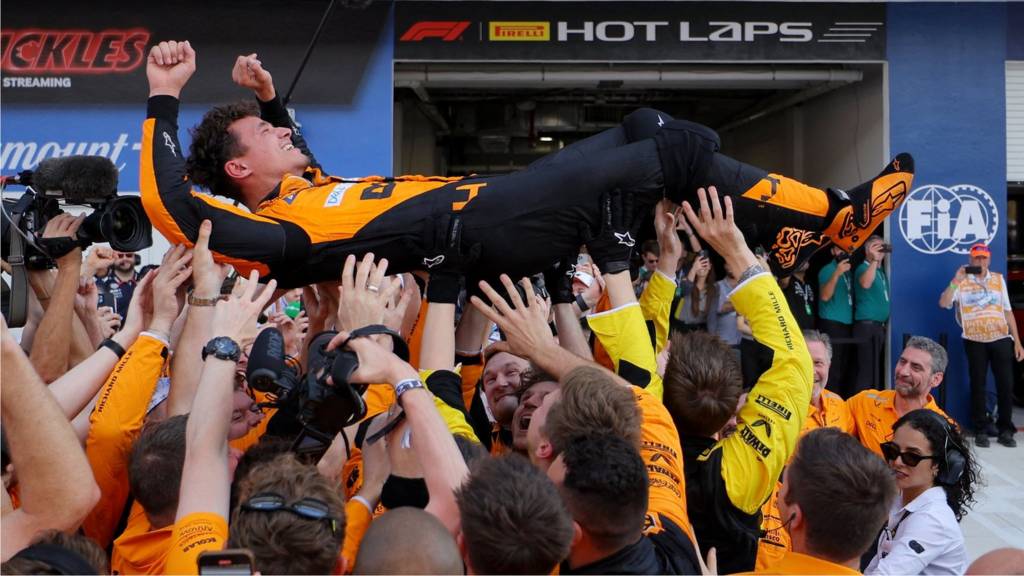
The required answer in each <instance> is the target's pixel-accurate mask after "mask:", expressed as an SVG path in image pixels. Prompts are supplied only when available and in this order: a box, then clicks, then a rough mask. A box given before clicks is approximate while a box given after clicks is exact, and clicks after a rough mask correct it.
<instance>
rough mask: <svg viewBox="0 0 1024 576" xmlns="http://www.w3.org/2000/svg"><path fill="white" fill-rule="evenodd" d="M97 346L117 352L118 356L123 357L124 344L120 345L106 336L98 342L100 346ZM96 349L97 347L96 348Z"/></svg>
mask: <svg viewBox="0 0 1024 576" xmlns="http://www.w3.org/2000/svg"><path fill="white" fill-rule="evenodd" d="M99 347H100V348H107V349H108V350H110V351H111V352H113V353H114V354H117V357H118V358H123V357H124V354H125V349H124V346H121V345H120V344H118V343H117V342H115V341H114V340H112V339H110V338H107V339H106V340H104V341H103V342H100V346H99ZM98 349H99V348H97V350H98Z"/></svg>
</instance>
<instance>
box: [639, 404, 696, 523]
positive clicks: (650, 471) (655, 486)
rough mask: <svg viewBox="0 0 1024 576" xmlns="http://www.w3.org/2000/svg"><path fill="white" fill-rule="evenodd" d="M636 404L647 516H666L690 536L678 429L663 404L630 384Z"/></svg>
mask: <svg viewBox="0 0 1024 576" xmlns="http://www.w3.org/2000/svg"><path fill="white" fill-rule="evenodd" d="M632 388H633V393H634V394H635V395H636V400H637V405H638V406H639V407H640V412H641V421H640V457H641V458H643V460H644V465H645V466H646V467H647V475H648V477H649V483H650V492H649V496H648V503H647V512H648V516H654V515H657V514H660V515H662V516H665V517H666V518H669V519H670V520H672V522H674V523H675V524H676V525H677V526H679V527H680V528H682V529H683V530H684V531H685V532H686V533H687V534H689V535H690V537H691V538H692V537H693V529H692V528H691V526H690V517H689V516H688V515H687V512H686V476H685V475H684V474H683V449H682V444H681V443H680V441H679V432H678V431H677V430H676V425H675V423H674V422H672V416H671V415H669V413H668V410H667V409H665V405H664V404H662V403H661V402H659V401H658V399H657V398H655V397H654V395H652V394H651V393H650V392H647V391H646V390H644V389H642V388H637V387H635V386H634V387H632Z"/></svg>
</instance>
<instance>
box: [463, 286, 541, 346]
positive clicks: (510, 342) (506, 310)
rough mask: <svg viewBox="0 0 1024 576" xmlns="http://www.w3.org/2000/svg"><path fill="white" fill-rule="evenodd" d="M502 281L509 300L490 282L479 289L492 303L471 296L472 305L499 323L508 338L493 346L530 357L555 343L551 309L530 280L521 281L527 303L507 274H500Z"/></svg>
mask: <svg viewBox="0 0 1024 576" xmlns="http://www.w3.org/2000/svg"><path fill="white" fill-rule="evenodd" d="M501 283H502V284H503V285H504V286H505V291H506V292H507V293H508V300H507V301H506V300H505V298H503V297H501V295H499V294H498V293H497V291H495V290H494V288H491V285H490V284H488V283H487V282H480V289H481V290H482V291H483V293H484V295H486V296H487V298H488V300H490V301H491V305H490V306H488V305H487V304H485V303H484V301H483V300H481V299H480V298H477V297H476V296H473V297H472V299H471V302H472V303H473V306H476V308H477V309H478V310H480V312H481V313H482V314H483V315H484V316H487V318H489V319H490V320H491V321H492V322H494V323H495V324H497V325H498V328H501V331H502V333H504V334H505V338H507V341H505V342H495V343H494V344H493V346H495V347H496V349H498V350H502V351H505V352H510V353H511V354H514V355H516V356H521V357H523V358H529V357H531V356H532V355H533V354H534V353H536V352H537V351H538V350H540V349H542V348H544V347H546V346H550V345H552V344H554V342H555V339H554V336H553V335H552V334H551V328H550V327H549V326H548V310H549V308H548V307H547V306H546V305H545V303H544V301H543V300H541V298H540V296H537V294H536V293H534V291H533V286H532V285H531V284H530V279H529V278H523V279H522V280H520V281H519V284H520V285H521V286H522V287H523V288H524V292H525V294H526V302H524V301H523V299H522V298H520V296H519V291H518V290H516V287H515V285H514V284H513V283H512V280H511V279H510V278H509V277H508V276H506V275H505V274H502V275H501ZM510 303H511V305H510Z"/></svg>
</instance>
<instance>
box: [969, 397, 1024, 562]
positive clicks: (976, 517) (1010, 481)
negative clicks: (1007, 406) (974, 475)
mask: <svg viewBox="0 0 1024 576" xmlns="http://www.w3.org/2000/svg"><path fill="white" fill-rule="evenodd" d="M1013 421H1014V423H1015V424H1017V426H1018V430H1020V431H1024V427H1022V425H1024V409H1022V408H1021V407H1019V406H1018V407H1015V408H1014V415H1013ZM1016 440H1017V443H1018V447H1017V448H1006V447H1004V446H1001V445H999V444H998V443H996V441H995V438H993V439H992V442H991V444H992V445H991V447H990V448H977V447H974V446H972V449H973V450H974V452H975V454H976V455H977V456H978V460H979V461H980V462H981V474H982V479H983V483H984V484H983V486H982V487H981V488H980V489H979V490H977V491H976V495H975V497H976V498H977V503H976V504H975V505H974V508H972V509H971V510H970V511H969V512H968V513H967V515H966V516H964V519H963V520H962V521H961V523H960V527H961V529H962V530H963V533H964V540H965V542H966V545H967V555H968V557H969V558H970V559H971V561H974V559H975V558H977V557H978V556H981V555H982V554H984V553H985V552H988V551H989V550H993V549H995V548H1002V547H1006V546H1013V547H1016V548H1024V434H1020V433H1018V434H1017V436H1016Z"/></svg>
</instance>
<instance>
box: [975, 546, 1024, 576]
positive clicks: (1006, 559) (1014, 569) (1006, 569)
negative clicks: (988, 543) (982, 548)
mask: <svg viewBox="0 0 1024 576" xmlns="http://www.w3.org/2000/svg"><path fill="white" fill-rule="evenodd" d="M967 573H968V574H972V575H974V574H978V575H981V574H1024V550H1021V549H1020V548H999V549H996V550H993V551H991V552H988V553H986V554H982V555H981V556H980V557H978V559H977V560H975V561H974V562H971V565H970V566H968V567H967Z"/></svg>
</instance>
